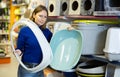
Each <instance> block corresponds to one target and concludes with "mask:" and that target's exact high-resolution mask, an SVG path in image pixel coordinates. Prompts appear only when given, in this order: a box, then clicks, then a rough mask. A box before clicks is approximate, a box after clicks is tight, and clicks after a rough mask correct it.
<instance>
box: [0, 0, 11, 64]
mask: <svg viewBox="0 0 120 77" xmlns="http://www.w3.org/2000/svg"><path fill="white" fill-rule="evenodd" d="M6 1H7V2H6V5H7V6H6V7H0V10H1V12H0V25H1V26H0V50H1V53H0V64H2V63H10V59H11V58H10V55H9V52H10V51H11V47H10V41H9V26H10V7H9V6H10V0H6Z"/></svg>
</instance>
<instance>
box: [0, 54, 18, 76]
mask: <svg viewBox="0 0 120 77" xmlns="http://www.w3.org/2000/svg"><path fill="white" fill-rule="evenodd" d="M10 56H11V63H8V64H0V77H17V67H18V62H17V60H16V58H15V56H14V55H13V54H12V53H10Z"/></svg>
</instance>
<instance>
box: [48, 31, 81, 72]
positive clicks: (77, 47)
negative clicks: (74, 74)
mask: <svg viewBox="0 0 120 77" xmlns="http://www.w3.org/2000/svg"><path fill="white" fill-rule="evenodd" d="M50 46H51V48H52V52H53V60H52V62H51V63H50V66H51V67H52V68H53V69H55V70H60V71H67V70H71V69H72V68H73V67H75V65H76V64H77V63H78V61H79V59H80V56H81V50H82V34H81V32H80V31H77V30H71V31H69V30H60V31H58V32H56V33H55V34H54V35H53V37H52V39H51V41H50Z"/></svg>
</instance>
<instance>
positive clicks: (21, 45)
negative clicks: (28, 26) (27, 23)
mask: <svg viewBox="0 0 120 77" xmlns="http://www.w3.org/2000/svg"><path fill="white" fill-rule="evenodd" d="M25 33H26V30H25V28H21V30H20V32H19V34H18V39H17V48H16V49H20V50H21V51H22V52H23V51H24V44H25Z"/></svg>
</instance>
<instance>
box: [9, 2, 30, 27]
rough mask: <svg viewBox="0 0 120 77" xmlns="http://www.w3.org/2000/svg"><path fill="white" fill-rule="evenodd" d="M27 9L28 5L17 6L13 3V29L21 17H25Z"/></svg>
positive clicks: (11, 16)
mask: <svg viewBox="0 0 120 77" xmlns="http://www.w3.org/2000/svg"><path fill="white" fill-rule="evenodd" d="M27 7H28V4H27V3H19V4H17V3H13V2H12V1H11V10H10V11H11V14H10V18H11V20H10V28H11V27H12V25H13V24H14V23H15V22H16V21H18V20H19V19H20V18H21V16H23V15H24V13H25V11H26V9H27Z"/></svg>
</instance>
